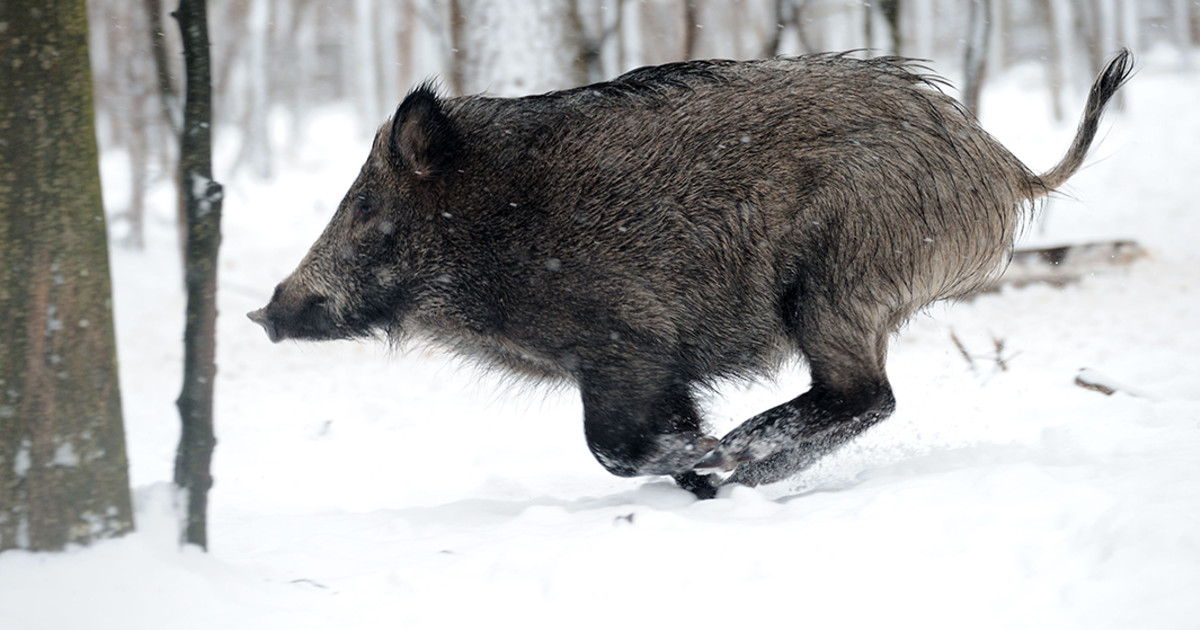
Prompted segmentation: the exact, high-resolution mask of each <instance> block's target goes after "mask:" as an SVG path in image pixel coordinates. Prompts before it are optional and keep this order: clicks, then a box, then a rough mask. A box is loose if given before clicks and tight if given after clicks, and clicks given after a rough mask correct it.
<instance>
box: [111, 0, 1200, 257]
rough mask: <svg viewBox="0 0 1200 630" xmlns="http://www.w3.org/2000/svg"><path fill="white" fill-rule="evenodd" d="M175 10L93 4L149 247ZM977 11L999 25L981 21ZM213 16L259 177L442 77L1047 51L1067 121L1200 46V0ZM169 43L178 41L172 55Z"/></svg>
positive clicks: (940, 62) (167, 153)
mask: <svg viewBox="0 0 1200 630" xmlns="http://www.w3.org/2000/svg"><path fill="white" fill-rule="evenodd" d="M174 8H175V0H143V1H142V2H128V1H127V0H91V1H90V2H89V3H88V9H89V14H90V21H91V25H92V26H91V28H92V43H91V47H92V51H91V52H92V59H93V67H94V74H95V82H96V97H97V106H98V110H99V111H98V129H99V133H100V138H101V143H102V146H104V147H106V148H109V149H114V148H115V149H120V150H122V151H123V152H124V154H125V155H126V156H127V157H128V161H129V167H130V168H129V173H130V190H131V193H130V195H129V199H128V202H127V203H126V204H124V205H123V206H122V207H121V208H120V211H119V212H117V213H114V214H115V216H114V218H115V219H116V220H117V223H118V225H117V226H116V227H115V232H116V235H117V236H119V238H120V239H121V240H122V241H124V242H127V243H129V244H132V245H134V246H137V245H138V244H140V242H141V238H142V236H141V234H142V229H141V221H142V218H141V217H142V214H143V206H144V202H143V199H144V196H145V191H146V189H147V187H148V186H149V185H150V184H151V183H153V182H155V181H158V180H160V179H164V178H170V177H172V174H173V172H174V167H173V164H174V163H175V162H174V160H175V158H174V156H175V152H176V151H177V147H176V144H177V140H176V138H177V134H176V133H175V132H174V131H173V129H174V126H176V125H178V122H177V121H171V120H170V119H169V118H168V117H167V116H164V114H163V111H164V104H167V103H171V102H173V101H172V99H178V98H179V96H178V95H179V93H180V84H181V79H180V77H181V76H182V71H181V57H180V55H179V54H178V52H179V51H180V49H181V46H180V43H179V41H178V34H177V33H175V32H174V31H173V29H171V28H163V25H162V24H161V22H162V20H163V17H162V16H163V15H165V14H166V13H169V11H171V10H173V9H174ZM155 9H158V10H157V11H156V10H155ZM972 11H975V12H976V15H977V17H978V18H982V20H983V21H982V26H983V28H975V29H972V28H970V16H971V13H972ZM209 20H210V25H211V27H210V28H211V33H212V57H213V86H214V95H213V99H214V100H213V111H214V115H215V118H216V120H215V123H214V124H215V125H216V128H217V129H218V132H219V133H220V134H228V137H226V138H223V139H222V141H228V142H232V144H233V145H234V146H236V147H237V150H236V152H235V153H234V157H233V158H232V161H231V162H230V163H226V164H221V165H219V168H221V169H223V175H230V174H233V173H234V172H240V171H245V172H248V173H250V174H252V175H254V176H258V177H269V176H270V175H271V173H272V169H273V165H272V159H276V158H277V156H279V155H286V154H288V153H289V147H291V146H294V143H295V142H297V141H298V140H299V138H300V137H301V134H300V131H301V130H302V129H303V128H304V126H305V124H306V121H308V120H309V119H310V115H311V113H312V112H313V111H314V110H315V109H316V108H320V107H322V106H324V105H328V104H336V103H344V104H347V105H349V106H352V107H354V108H355V111H356V117H357V119H358V120H359V121H360V124H361V132H362V133H363V134H369V133H370V132H372V131H374V130H375V129H376V128H377V127H378V125H379V124H380V123H382V122H383V120H384V119H386V117H387V116H388V115H390V114H391V112H392V110H393V108H394V107H395V105H396V103H397V102H398V101H399V100H400V99H401V98H402V97H403V95H404V93H405V92H406V91H407V89H408V88H409V87H410V86H411V85H413V84H414V83H415V82H418V81H421V80H424V79H428V78H433V77H437V78H439V80H440V82H441V85H442V87H443V89H445V90H446V91H448V92H451V93H475V92H481V91H487V92H491V93H493V94H499V95H512V94H522V93H531V92H538V91H544V90H549V89H555V88H562V87H570V86H573V85H578V84H581V83H585V82H589V81H598V80H603V79H607V78H611V77H613V76H616V75H617V74H620V73H621V72H624V71H626V70H629V69H632V68H634V67H637V66H641V65H646V64H655V63H663V62H667V61H676V60H680V59H685V58H706V57H728V58H739V59H744V58H752V57H762V56H767V55H773V54H798V53H805V52H815V51H829V50H846V49H852V48H868V49H870V50H871V52H872V53H874V54H901V55H906V56H913V57H921V58H926V59H931V60H934V61H935V62H936V69H937V71H938V72H939V73H942V74H944V75H946V76H947V77H948V78H950V79H951V80H952V81H954V82H955V83H956V84H958V85H960V86H965V85H967V84H970V86H972V87H974V86H977V85H978V84H979V83H980V81H981V80H982V79H983V78H985V76H986V74H995V73H999V72H1002V71H1003V70H1004V69H1006V68H1009V67H1012V66H1014V65H1018V64H1027V63H1032V64H1038V65H1040V66H1041V67H1043V68H1044V69H1045V70H1044V76H1045V80H1046V82H1047V84H1048V85H1049V87H1050V88H1051V89H1050V92H1051V94H1052V96H1053V101H1052V103H1051V104H1050V106H1051V107H1052V108H1053V110H1054V113H1055V115H1056V116H1058V117H1060V118H1061V117H1063V116H1064V115H1073V114H1067V113H1065V112H1064V108H1063V106H1062V105H1061V104H1059V102H1058V95H1059V94H1060V92H1063V91H1064V90H1065V91H1066V92H1065V93H1070V94H1074V93H1076V92H1080V91H1081V90H1083V89H1085V88H1086V85H1087V83H1088V81H1090V79H1091V78H1092V76H1093V75H1094V74H1095V72H1096V71H1097V70H1098V69H1099V67H1100V65H1101V64H1102V63H1103V61H1104V59H1105V58H1106V57H1107V56H1108V55H1110V54H1111V53H1112V52H1113V51H1115V50H1116V49H1117V48H1118V47H1120V46H1129V47H1131V48H1133V49H1134V50H1135V52H1143V51H1145V50H1147V49H1148V48H1151V47H1155V46H1159V45H1168V46H1173V47H1175V48H1176V49H1178V50H1181V51H1185V50H1187V49H1189V48H1190V47H1192V46H1195V45H1196V44H1197V43H1198V42H1200V6H1197V5H1196V3H1195V2H1193V1H1192V0H988V1H980V0H973V1H971V2H962V1H961V0H871V1H862V0H522V1H519V2H517V1H514V2H492V1H488V0H390V1H382V0H354V1H352V2H345V1H343V0H229V1H226V2H220V3H214V5H213V6H212V7H211V15H210V16H209ZM977 24H978V22H977ZM156 41H158V42H160V43H161V45H162V46H161V50H164V51H165V53H166V54H161V55H159V56H158V57H156V55H155V42H156ZM968 51H970V54H968ZM968 56H970V57H971V59H970V62H969V63H968V59H967V58H968ZM156 59H158V60H159V61H160V62H165V67H163V68H162V70H163V71H162V72H160V70H159V68H160V66H162V65H163V64H162V63H156ZM968 67H973V68H975V71H974V72H973V73H968V72H967V70H968ZM985 71H986V72H985ZM175 109H176V110H177V109H178V107H176V108H175ZM234 136H236V137H234Z"/></svg>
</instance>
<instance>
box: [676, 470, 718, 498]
mask: <svg viewBox="0 0 1200 630" xmlns="http://www.w3.org/2000/svg"><path fill="white" fill-rule="evenodd" d="M672 478H673V479H674V480H675V483H676V484H678V485H679V487H680V488H683V489H684V490H687V491H688V492H691V493H692V494H694V495H696V498H697V499H700V500H704V499H711V498H713V497H715V496H717V486H716V485H714V484H713V477H712V476H711V475H701V474H699V473H694V472H685V473H680V474H678V475H672Z"/></svg>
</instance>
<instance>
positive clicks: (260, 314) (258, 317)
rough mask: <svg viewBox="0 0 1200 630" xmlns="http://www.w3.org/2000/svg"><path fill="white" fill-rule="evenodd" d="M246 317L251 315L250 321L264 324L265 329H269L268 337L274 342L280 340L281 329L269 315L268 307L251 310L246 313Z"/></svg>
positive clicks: (260, 324)
mask: <svg viewBox="0 0 1200 630" xmlns="http://www.w3.org/2000/svg"><path fill="white" fill-rule="evenodd" d="M246 317H249V318H250V321H252V322H254V323H255V324H258V325H259V326H262V327H263V330H265V331H267V337H268V338H270V340H271V342H272V343H278V342H279V329H278V328H276V327H275V322H272V321H271V318H269V317H267V309H265V308H260V309H258V310H257V311H250V312H249V313H246Z"/></svg>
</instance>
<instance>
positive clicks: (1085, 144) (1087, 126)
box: [1035, 48, 1133, 194]
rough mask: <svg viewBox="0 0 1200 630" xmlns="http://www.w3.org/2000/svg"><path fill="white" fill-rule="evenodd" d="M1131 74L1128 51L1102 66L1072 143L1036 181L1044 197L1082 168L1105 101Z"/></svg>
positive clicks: (1131, 62)
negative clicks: (1058, 159) (1064, 153)
mask: <svg viewBox="0 0 1200 630" xmlns="http://www.w3.org/2000/svg"><path fill="white" fill-rule="evenodd" d="M1132 71H1133V54H1132V53H1130V52H1129V49H1128V48H1122V49H1121V51H1120V52H1118V53H1117V55H1116V56H1115V57H1113V58H1112V60H1111V61H1109V62H1108V65H1106V66H1104V70H1103V71H1101V72H1100V76H1099V77H1097V78H1096V80H1095V82H1093V83H1092V89H1091V91H1090V92H1089V93H1088V99H1087V105H1086V106H1085V107H1084V110H1083V120H1081V121H1080V122H1079V129H1078V130H1077V131H1076V132H1075V140H1074V141H1072V142H1071V148H1070V149H1068V150H1067V154H1066V155H1065V156H1063V159H1062V160H1061V161H1060V162H1059V163H1058V164H1057V165H1056V166H1055V167H1054V168H1052V169H1050V170H1049V171H1047V172H1046V173H1043V174H1042V175H1041V176H1039V177H1038V178H1037V181H1036V182H1035V183H1036V185H1037V187H1038V188H1040V189H1041V190H1042V191H1043V194H1048V193H1049V192H1050V191H1052V190H1054V189H1056V188H1058V187H1059V186H1062V185H1063V184H1064V183H1065V182H1066V181H1067V179H1068V178H1070V177H1071V176H1072V175H1074V174H1075V171H1078V170H1079V167H1080V166H1083V160H1084V158H1086V157H1087V152H1088V148H1089V147H1090V146H1091V145H1092V140H1093V139H1094V138H1095V137H1096V130H1097V129H1098V128H1099V126H1100V117H1101V116H1102V115H1103V114H1104V108H1105V106H1106V105H1108V101H1109V100H1110V99H1111V98H1112V97H1113V95H1114V94H1116V93H1117V90H1118V89H1120V88H1121V86H1122V85H1125V82H1126V81H1128V80H1129V75H1130V73H1132Z"/></svg>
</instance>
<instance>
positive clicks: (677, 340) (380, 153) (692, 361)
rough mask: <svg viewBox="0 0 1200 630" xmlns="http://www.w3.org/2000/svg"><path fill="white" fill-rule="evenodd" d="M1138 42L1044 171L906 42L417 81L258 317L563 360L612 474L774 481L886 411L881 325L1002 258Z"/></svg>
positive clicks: (495, 356) (892, 324)
mask: <svg viewBox="0 0 1200 630" xmlns="http://www.w3.org/2000/svg"><path fill="white" fill-rule="evenodd" d="M1131 63H1132V62H1131V56H1130V54H1129V52H1128V51H1122V52H1121V53H1120V54H1118V55H1117V56H1116V57H1115V58H1114V59H1113V60H1112V61H1111V62H1110V63H1109V64H1108V66H1107V67H1106V68H1105V69H1104V71H1103V73H1102V74H1101V75H1100V76H1099V78H1097V80H1096V82H1095V83H1094V85H1093V86H1092V88H1091V93H1090V95H1089V97H1088V100H1087V105H1086V109H1085V111H1084V115H1083V120H1082V122H1081V124H1080V126H1079V129H1078V132H1077V134H1076V136H1075V139H1074V141H1073V143H1072V144H1071V146H1070V148H1069V150H1068V151H1067V153H1066V156H1065V157H1064V158H1063V159H1062V161H1061V162H1060V163H1059V164H1058V165H1057V166H1055V167H1054V168H1052V169H1051V170H1050V171H1048V172H1046V173H1043V174H1041V175H1037V174H1034V173H1033V172H1031V171H1030V170H1029V169H1028V168H1027V167H1026V166H1025V165H1024V164H1022V163H1021V161H1020V160H1018V159H1017V158H1016V157H1014V156H1013V155H1012V154H1011V153H1010V152H1009V151H1007V150H1006V149H1005V148H1004V147H1003V146H1001V145H1000V144H999V143H998V142H997V141H996V140H994V139H993V138H992V137H991V136H989V135H988V134H987V133H986V132H985V131H984V130H983V129H981V128H980V127H979V125H978V124H977V122H976V121H975V120H974V119H973V118H972V116H971V115H970V114H969V113H967V112H965V111H964V110H963V108H962V107H961V106H960V105H959V104H958V103H957V102H955V101H954V100H953V99H952V98H950V97H948V96H947V95H945V94H944V93H943V92H942V91H941V90H940V89H939V87H938V83H939V82H941V79H939V78H938V77H936V76H933V75H930V74H926V73H925V71H924V69H923V67H921V66H919V65H917V64H916V63H915V62H913V61H911V60H906V59H901V58H894V57H893V58H875V59H856V58H852V57H850V56H847V55H844V54H819V55H811V56H804V57H797V58H776V59H769V60H761V61H747V62H734V61H723V60H717V61H689V62H682V63H671V64H667V65H662V66H655V67H646V68H641V69H638V70H634V71H632V72H629V73H627V74H625V75H623V76H621V77H619V78H617V79H614V80H612V81H609V82H605V83H598V84H595V85H588V86H584V87H580V88H576V89H570V90H566V91H559V92H551V93H548V94H541V95H536V96H527V97H523V98H488V97H484V96H469V97H456V98H448V97H443V96H440V95H439V94H438V93H437V90H436V89H434V88H433V87H432V86H430V85H429V84H425V85H421V86H419V87H417V88H415V89H414V90H412V91H411V92H410V93H409V94H408V95H407V97H405V99H404V100H403V102H401V103H400V106H399V108H398V109H397V110H396V112H395V115H394V116H392V118H391V120H389V121H387V122H385V123H384V124H383V126H382V127H381V128H380V129H379V131H378V132H377V133H376V136H375V140H374V144H373V146H372V148H371V152H370V155H369V156H368V158H367V161H366V164H364V165H363V167H362V171H361V173H360V174H359V176H358V179H357V180H356V181H355V182H354V184H353V185H352V186H351V187H350V190H349V192H347V193H346V196H345V198H344V199H343V200H342V202H341V204H340V205H339V206H338V208H337V211H336V212H335V213H334V215H333V218H332V220H331V221H330V223H329V225H328V227H326V228H325V231H324V232H323V233H322V234H321V236H320V237H319V238H318V239H317V241H316V243H315V244H314V245H313V246H312V249H311V250H310V251H309V252H308V254H307V256H306V257H305V258H304V259H303V260H302V261H301V263H300V266H299V267H298V268H297V269H296V270H295V271H294V272H293V273H292V274H291V275H289V276H288V277H287V278H285V279H284V280H283V282H281V283H280V284H279V286H278V287H276V289H275V293H274V296H273V297H272V298H271V301H270V303H269V304H268V305H267V306H266V307H265V308H263V309H260V310H257V311H254V312H252V313H250V314H249V317H250V319H251V320H253V321H255V322H256V323H258V324H260V325H262V327H263V328H264V329H266V332H267V335H268V336H269V337H270V339H271V340H272V341H280V340H282V339H314V340H315V339H346V338H355V337H364V336H372V335H378V336H382V337H385V338H388V339H391V340H393V341H404V340H407V339H410V338H417V339H422V340H426V341H432V342H435V343H439V344H442V345H444V346H448V347H449V348H450V349H451V350H453V351H455V352H457V353H460V354H461V355H465V356H467V357H471V358H474V359H477V360H479V361H481V362H483V363H485V364H487V365H491V366H498V367H500V368H503V369H505V370H509V371H512V372H515V373H518V374H522V375H528V376H532V377H535V378H542V379H566V380H567V381H569V382H571V383H573V384H574V385H576V386H578V388H579V391H580V393H581V396H582V400H583V410H584V418H583V424H584V434H585V436H586V439H587V443H588V446H589V447H590V449H591V452H592V453H593V454H594V455H595V457H596V459H597V460H599V462H600V464H602V465H603V466H604V468H606V469H608V470H609V471H610V472H612V473H613V474H616V475H620V476H633V475H671V476H673V477H674V478H675V480H676V481H677V482H678V483H679V484H680V485H681V486H683V487H685V488H688V489H690V490H692V491H693V492H695V493H696V494H697V495H698V496H701V497H707V496H712V494H713V493H714V492H715V489H714V488H715V486H716V483H717V482H716V479H717V477H718V476H717V475H713V474H712V473H714V472H715V471H732V475H731V476H729V477H728V479H727V480H726V481H732V482H737V483H743V484H751V485H753V484H761V483H766V482H772V481H776V480H779V479H782V478H785V477H786V476H788V475H791V474H793V473H795V472H797V471H799V470H802V469H803V468H804V467H806V466H808V465H810V464H811V463H812V462H814V461H815V460H816V459H817V458H819V457H821V456H822V455H825V454H827V453H829V452H831V451H832V450H834V449H836V448H838V447H839V446H840V445H843V444H845V443H846V442H847V441H849V440H851V439H852V438H854V437H855V436H857V435H859V434H861V433H862V432H863V431H864V430H866V429H867V428H869V427H871V426H872V425H874V424H876V423H878V422H879V421H881V420H883V419H885V418H886V417H888V415H890V414H891V413H892V410H893V408H894V406H895V399H894V398H893V395H892V390H891V387H890V385H889V384H888V379H887V375H886V373H885V369H884V367H885V356H886V354H887V348H888V341H889V337H890V336H891V335H892V334H893V333H894V332H895V331H896V330H897V328H898V327H899V326H900V325H901V324H902V323H903V322H904V321H905V320H906V319H907V318H908V317H909V316H910V315H912V314H913V313H914V312H915V311H917V310H919V309H921V308H923V307H925V306H926V305H928V304H930V303H931V302H933V301H935V300H941V299H946V298H954V297H956V296H962V295H963V294H966V293H969V292H971V291H972V290H973V289H975V288H976V287H979V286H980V285H981V284H982V283H984V282H986V281H987V280H989V278H990V277H992V276H993V275H994V274H996V273H998V271H999V270H1001V269H1002V268H1003V266H1004V263H1005V261H1006V258H1007V255H1008V253H1009V252H1010V251H1011V247H1012V242H1013V238H1014V234H1015V232H1016V231H1017V228H1018V224H1019V223H1020V221H1021V219H1022V217H1023V215H1025V214H1027V213H1028V212H1030V211H1031V210H1032V209H1033V208H1034V207H1035V205H1036V204H1035V203H1034V202H1035V200H1037V199H1039V198H1041V197H1043V196H1045V195H1047V194H1048V193H1050V192H1051V191H1053V190H1054V189H1056V188H1058V187H1059V186H1060V185H1062V184H1063V182H1065V181H1066V180H1067V178H1068V177H1070V176H1071V175H1072V174H1073V173H1074V172H1075V171H1076V170H1077V169H1078V168H1079V166H1080V165H1081V163H1082V162H1083V159H1084V157H1085V156H1086V154H1087V150H1088V147H1089V145H1090V144H1091V142H1092V139H1093V137H1094V136H1095V133H1096V129H1097V124H1098V122H1099V120H1100V117H1101V114H1102V112H1103V110H1104V108H1105V105H1106V103H1107V102H1108V101H1109V99H1110V98H1111V97H1112V95H1113V94H1114V93H1115V92H1116V90H1117V89H1118V88H1119V87H1120V86H1121V85H1122V84H1123V83H1124V82H1125V80H1126V79H1127V78H1128V76H1129V73H1130V69H1131ZM796 355H799V356H801V357H802V358H803V359H804V360H805V361H806V362H807V365H808V368H809V370H810V373H811V377H812V385H811V388H810V389H809V390H808V391H806V392H804V393H802V394H800V395H799V396H798V397H797V398H795V399H793V400H791V401H789V402H786V403H783V404H781V405H779V406H777V407H775V408H773V409H770V410H767V411H765V412H763V413H760V414H758V415H756V416H754V417H752V418H750V419H749V420H747V421H746V422H745V423H743V424H742V425H740V426H738V427H737V428H736V429H734V430H733V431H731V432H730V433H729V434H728V435H726V436H724V437H723V438H722V439H720V440H718V439H716V438H715V437H712V436H710V435H708V434H707V433H706V431H705V428H704V426H705V425H704V423H703V421H702V417H701V413H700V410H699V409H698V407H697V403H696V397H695V395H696V393H697V391H698V390H701V389H703V388H706V387H710V386H712V385H713V384H714V383H716V382H719V381H721V380H723V379H740V378H755V377H760V376H765V375H770V374H771V373H772V372H773V371H774V370H776V369H777V367H778V366H779V365H780V363H781V362H782V361H784V360H785V359H787V358H789V357H793V356H796Z"/></svg>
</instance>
